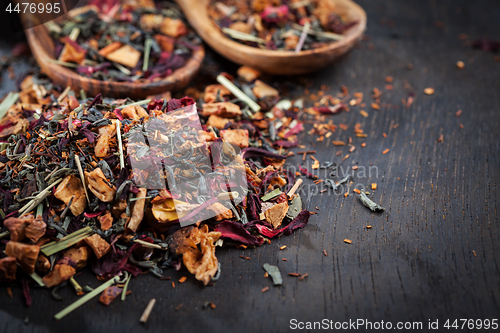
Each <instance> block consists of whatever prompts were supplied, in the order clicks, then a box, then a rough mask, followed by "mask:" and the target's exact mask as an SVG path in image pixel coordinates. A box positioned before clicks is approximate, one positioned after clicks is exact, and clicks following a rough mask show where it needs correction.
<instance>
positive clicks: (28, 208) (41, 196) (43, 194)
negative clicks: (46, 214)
mask: <svg viewBox="0 0 500 333" xmlns="http://www.w3.org/2000/svg"><path fill="white" fill-rule="evenodd" d="M60 182H62V178H61V179H59V180H56V181H55V182H53V183H52V184H50V185H49V186H47V187H46V188H45V189H44V190H43V191H42V192H40V193H38V194H37V196H36V197H35V199H33V200H31V201H30V202H28V203H27V204H26V205H24V206H23V207H22V208H21V209H20V210H19V215H23V214H24V213H25V212H30V211H31V210H32V209H33V208H35V207H36V206H37V205H38V204H39V203H40V202H42V201H43V200H44V199H45V198H46V197H48V196H49V195H50V194H51V192H50V190H51V189H52V187H54V186H56V185H57V184H59V183H60Z"/></svg>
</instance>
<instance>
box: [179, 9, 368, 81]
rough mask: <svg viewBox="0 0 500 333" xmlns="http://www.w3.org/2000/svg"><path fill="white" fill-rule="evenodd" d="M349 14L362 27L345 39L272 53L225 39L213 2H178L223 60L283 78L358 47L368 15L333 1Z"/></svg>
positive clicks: (356, 27) (332, 59) (361, 10)
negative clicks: (211, 6)
mask: <svg viewBox="0 0 500 333" xmlns="http://www.w3.org/2000/svg"><path fill="white" fill-rule="evenodd" d="M330 1H332V2H333V3H335V5H336V6H338V7H337V8H339V9H340V10H342V11H345V13H346V16H347V19H348V21H357V22H358V23H357V24H356V25H355V26H353V27H352V28H350V29H348V30H347V31H346V33H345V34H344V36H345V38H344V39H342V40H340V41H336V42H332V43H330V44H328V45H326V46H323V47H319V48H316V49H313V50H306V51H300V52H298V53H296V52H294V51H272V50H263V49H260V48H258V47H252V46H248V45H244V44H241V43H238V42H235V41H233V40H231V39H229V38H228V37H226V35H224V34H223V33H222V32H221V31H220V29H219V27H217V25H216V24H215V23H214V22H213V21H212V19H211V18H210V17H209V16H208V12H207V6H208V3H209V0H176V2H177V4H178V5H179V6H180V7H181V8H182V11H183V12H184V16H185V17H186V18H187V20H188V21H189V23H190V24H191V26H192V27H193V28H194V29H195V30H196V32H197V33H198V35H199V36H200V37H201V38H203V40H204V41H205V42H206V43H207V44H208V45H210V46H211V47H212V48H213V49H214V50H215V51H217V52H218V53H220V54H221V55H222V56H224V57H226V58H228V59H230V60H232V61H234V62H236V63H238V64H240V65H247V66H250V67H252V68H254V69H257V70H260V71H263V72H266V73H270V74H279V75H290V74H304V73H310V72H314V71H317V70H318V69H320V68H323V67H325V66H327V65H329V64H331V63H332V62H333V61H335V60H336V59H338V58H339V57H340V56H342V55H343V54H345V53H346V52H347V51H349V50H350V49H351V48H353V47H354V45H355V43H356V41H357V40H359V39H360V38H361V36H362V34H363V31H365V29H366V13H365V11H364V10H363V8H361V7H360V6H359V5H357V4H356V3H354V2H353V1H350V0H330Z"/></svg>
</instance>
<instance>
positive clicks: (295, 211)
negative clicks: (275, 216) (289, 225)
mask: <svg viewBox="0 0 500 333" xmlns="http://www.w3.org/2000/svg"><path fill="white" fill-rule="evenodd" d="M301 211H302V199H301V198H300V195H298V194H297V196H295V197H294V198H293V199H292V200H291V201H290V205H289V207H288V211H287V212H286V216H287V217H288V218H289V219H291V220H293V219H294V218H296V217H297V215H299V213H300V212H301Z"/></svg>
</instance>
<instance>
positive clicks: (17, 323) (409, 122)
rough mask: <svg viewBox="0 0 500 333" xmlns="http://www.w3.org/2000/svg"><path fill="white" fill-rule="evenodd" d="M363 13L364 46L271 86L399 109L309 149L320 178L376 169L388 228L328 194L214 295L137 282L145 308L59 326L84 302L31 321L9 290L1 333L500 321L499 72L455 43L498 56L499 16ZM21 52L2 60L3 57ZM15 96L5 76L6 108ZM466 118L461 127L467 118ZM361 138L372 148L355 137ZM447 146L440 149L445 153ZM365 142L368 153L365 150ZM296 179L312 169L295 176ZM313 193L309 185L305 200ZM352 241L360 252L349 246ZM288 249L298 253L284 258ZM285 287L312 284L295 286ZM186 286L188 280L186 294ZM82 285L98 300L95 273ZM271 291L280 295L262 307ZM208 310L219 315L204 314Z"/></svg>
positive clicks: (40, 313)
mask: <svg viewBox="0 0 500 333" xmlns="http://www.w3.org/2000/svg"><path fill="white" fill-rule="evenodd" d="M358 3H359V4H360V5H361V6H362V7H363V8H364V9H365V10H366V12H367V15H368V26H367V32H366V33H367V35H368V36H369V37H370V39H369V40H368V41H364V42H362V43H360V44H359V45H358V47H357V48H356V49H354V50H353V51H352V52H350V53H349V54H348V55H347V56H346V57H345V58H343V59H342V60H341V61H339V62H338V63H337V64H336V66H334V67H331V68H328V69H327V70H323V71H322V72H320V73H317V74H315V75H310V76H307V77H290V78H284V77H281V78H277V79H276V80H275V81H273V82H274V84H275V85H277V86H285V87H286V86H289V85H290V84H289V82H302V83H310V84H312V87H311V88H309V89H310V91H314V90H315V88H318V87H320V86H321V85H323V84H326V85H328V86H329V87H331V89H332V91H334V92H335V93H336V92H338V91H339V87H340V86H341V85H345V86H347V87H348V88H349V92H350V93H352V92H356V91H359V92H363V93H364V96H365V101H367V102H369V101H370V99H369V96H371V93H372V90H373V88H375V87H377V88H378V89H380V90H382V91H383V92H384V94H383V95H382V97H381V103H386V104H390V105H391V106H387V105H383V106H382V107H381V109H380V110H378V111H376V110H373V109H371V108H370V107H369V106H367V107H366V108H365V109H364V110H365V111H367V112H368V113H369V116H368V117H367V118H364V117H363V116H361V115H360V113H359V110H360V109H359V108H356V107H354V108H352V110H351V112H349V113H342V114H340V115H336V116H332V117H331V118H329V119H333V121H334V123H336V124H339V123H345V124H347V125H349V128H348V130H347V131H344V130H341V129H338V130H337V131H336V132H335V133H334V134H333V135H332V137H330V139H329V140H326V141H330V144H329V145H328V144H327V142H326V141H325V142H316V141H315V138H316V137H315V136H309V135H307V134H306V133H302V134H301V137H300V140H301V141H302V142H305V143H307V145H308V146H309V147H311V148H312V146H313V145H314V148H313V149H315V150H316V151H318V153H317V154H316V157H317V158H318V159H319V160H320V161H321V162H325V161H334V162H336V163H339V164H340V165H342V166H343V167H344V168H345V167H347V166H350V167H352V166H353V165H358V166H359V167H360V168H361V166H364V167H366V168H368V167H369V166H370V165H372V166H376V167H377V168H378V170H379V175H378V177H375V175H372V177H371V178H362V177H356V178H354V185H355V184H363V185H369V184H371V183H377V184H378V189H377V190H376V191H375V194H374V196H373V198H374V200H375V201H376V202H378V203H380V204H381V205H382V206H384V207H385V208H386V211H385V212H384V213H382V214H374V213H372V212H371V211H369V210H368V209H366V208H365V207H363V206H362V205H361V204H360V203H359V201H358V200H357V199H355V197H354V196H353V193H352V190H351V192H350V195H349V196H348V197H347V198H344V197H343V196H337V195H335V194H330V195H328V194H327V193H322V194H317V195H312V196H310V197H308V198H307V197H305V198H304V199H305V200H304V201H305V204H306V206H307V208H309V209H310V210H312V211H316V208H315V207H316V206H317V207H318V208H319V211H318V214H317V215H315V216H313V217H312V218H311V220H310V222H309V224H308V225H307V226H306V227H305V228H304V229H301V230H297V231H296V232H295V233H294V234H293V235H291V236H288V237H286V236H284V237H281V238H280V239H277V240H273V242H272V244H270V245H265V246H262V247H260V248H257V249H247V250H237V249H234V248H223V249H218V250H217V257H218V258H219V260H220V262H221V265H222V276H221V278H220V280H219V281H218V282H217V283H215V284H214V285H213V286H211V287H203V286H202V285H201V284H200V283H198V282H197V281H195V279H194V278H193V277H192V276H191V275H190V274H189V273H187V272H186V271H185V270H181V271H179V272H175V271H174V270H169V271H166V274H167V275H168V276H171V277H172V281H175V288H172V284H171V283H172V281H160V280H159V279H157V278H155V277H153V276H151V275H148V274H146V275H141V276H139V277H138V278H135V279H132V280H131V283H130V286H129V288H130V290H132V292H133V293H132V294H131V295H130V296H128V297H127V299H126V301H125V302H121V301H120V300H115V302H114V303H112V304H111V305H110V306H108V307H105V306H103V305H102V304H100V303H98V301H97V299H95V300H93V301H91V302H89V303H87V304H86V305H84V306H82V307H80V308H79V309H77V310H76V311H74V312H73V313H72V314H71V315H69V316H68V317H66V318H64V319H63V320H61V321H60V322H55V321H54V320H53V319H52V317H53V315H54V314H55V313H57V312H58V311H60V310H61V309H63V308H64V307H65V306H67V305H69V304H70V303H71V302H73V301H75V300H76V299H77V297H76V295H75V294H74V290H73V289H72V288H70V287H67V288H64V289H62V290H61V295H62V296H63V297H64V301H61V302H58V301H55V300H53V299H52V298H51V296H50V291H49V290H45V289H43V290H42V289H37V288H36V287H32V295H33V304H32V306H31V307H30V308H28V307H26V306H25V305H24V300H23V296H22V289H21V288H20V285H16V286H15V287H13V298H12V299H11V298H9V297H8V296H7V292H6V290H5V288H0V300H1V301H0V331H1V332H75V333H76V332H103V331H109V332H115V331H116V332H132V331H133V332H146V331H149V332H204V333H206V332H286V331H290V325H289V323H290V320H291V319H293V318H295V319H297V320H299V321H317V320H322V319H323V318H327V319H329V320H334V321H342V322H343V321H348V320H357V319H366V320H370V321H372V322H374V321H381V320H384V321H385V322H387V321H390V322H392V323H394V325H396V322H400V321H419V322H422V323H423V325H424V328H425V329H424V330H423V331H428V329H426V328H427V323H428V321H429V320H433V321H435V320H439V325H440V328H441V329H440V331H445V330H444V329H443V327H442V325H443V324H444V323H445V321H446V319H460V318H463V319H478V318H489V319H493V318H498V317H499V314H500V304H499V303H500V270H499V267H500V256H499V253H500V231H499V225H498V224H499V216H498V214H499V213H498V209H499V203H500V199H499V194H498V191H499V185H498V184H499V182H500V171H499V170H500V161H499V158H500V157H499V150H500V142H499V141H500V140H499V139H498V129H499V128H500V127H499V126H500V93H499V92H500V62H496V61H495V60H494V57H495V54H493V53H487V52H482V51H480V50H475V49H473V48H472V47H470V46H463V45H462V41H461V40H459V38H458V35H459V34H461V33H467V34H468V36H469V38H471V39H475V38H478V37H486V38H492V39H497V40H499V39H500V21H499V20H498V17H500V5H499V3H498V2H495V1H487V0H484V1H478V2H475V3H474V4H472V3H470V2H468V1H462V0H460V1H419V0H407V1H398V0H388V1H383V2H382V1H378V2H375V1H369V0H360V1H359V2H358ZM436 21H439V22H441V23H437V24H436ZM436 25H437V26H436ZM10 47H11V46H8V45H5V44H3V46H2V52H3V53H5V52H9V50H10ZM207 49H208V48H207ZM207 53H208V55H207V58H206V62H205V65H204V66H203V69H202V74H204V73H205V74H206V73H211V72H218V71H222V70H226V71H229V72H231V73H234V69H235V68H236V66H234V65H232V64H229V63H228V62H227V61H226V60H224V59H223V58H221V57H220V56H218V55H216V54H215V53H213V52H212V51H210V50H208V51H207ZM496 55H497V56H498V54H496ZM459 60H461V61H464V63H465V68H464V69H463V70H458V69H457V68H456V65H455V64H456V62H457V61H459ZM410 63H411V64H412V65H413V69H411V70H409V69H408V68H407V65H408V64H410ZM22 66H24V67H23V68H26V63H25V62H22V61H20V62H19V63H18V64H17V65H16V73H17V74H20V71H19V72H18V68H21V67H22ZM386 76H392V77H394V82H393V83H392V85H393V86H394V89H393V90H392V91H391V90H386V89H385V88H384V86H385V84H386V83H385V81H384V78H385V77H386ZM200 80H201V78H200V79H198V80H197V81H200ZM200 82H201V81H200ZM405 84H406V85H407V87H408V85H410V86H411V87H412V88H413V91H414V92H415V97H414V98H415V100H414V103H413V104H412V105H411V106H410V107H409V108H408V109H406V108H403V107H402V104H401V100H402V99H403V98H405V99H406V98H408V91H409V90H408V89H406V90H405V89H404V87H405ZM426 87H433V88H434V89H435V93H434V95H431V96H427V95H425V94H424V93H423V89H425V88H426ZM10 88H12V81H9V80H8V78H7V74H6V73H5V74H4V75H3V83H2V85H1V91H0V95H2V96H3V95H4V94H6V93H7V91H8V90H9V89H10ZM296 94H298V91H297V90H292V91H290V95H296ZM393 106H394V107H393ZM395 106H397V107H395ZM459 109H461V110H463V112H462V114H461V115H460V116H459V117H456V116H455V113H456V112H457V110H459ZM358 122H359V123H361V124H362V128H363V130H364V132H365V133H367V134H368V138H367V139H363V140H362V139H359V138H356V137H355V136H354V135H353V126H354V125H355V124H356V123H358ZM460 124H463V129H461V128H460V127H459V125H460ZM396 125H397V126H396ZM383 133H386V135H387V137H384V136H383ZM441 134H442V135H443V139H444V140H443V141H442V142H438V139H439V137H440V136H441ZM349 136H353V143H354V145H355V146H356V150H355V151H354V152H352V153H350V157H349V158H348V159H346V160H345V161H343V162H342V157H343V156H345V155H346V154H347V148H346V147H335V146H332V144H331V140H347V138H348V137H349ZM361 142H366V143H367V147H366V148H361V147H360V143H361ZM387 148H389V149H390V151H389V152H388V153H387V154H385V155H383V154H382V151H384V150H385V149H387ZM295 150H298V149H295ZM338 150H342V155H341V156H337V155H336V152H337V151H338ZM299 163H302V162H301V157H300V156H295V157H293V158H291V159H290V161H289V165H295V166H296V165H297V164H299ZM360 168H359V169H360ZM359 169H358V170H359ZM311 184H312V182H311V181H310V180H306V181H305V184H304V189H307V188H308V186H309V185H311ZM369 191H370V192H372V191H371V190H369ZM302 193H303V195H304V196H305V194H306V192H305V191H304V192H302ZM367 225H371V226H372V228H371V229H366V226H367ZM346 238H347V239H350V240H352V243H351V244H346V243H344V242H343V240H344V239H346ZM283 245H287V247H286V249H284V250H280V249H279V248H280V247H281V246H283ZM323 250H326V251H327V254H328V255H327V256H325V255H324V254H323ZM240 256H248V257H250V258H251V259H250V260H245V259H242V258H240ZM282 258H286V259H287V261H283V260H282ZM264 263H270V264H273V265H277V266H278V267H279V268H280V270H281V272H282V274H283V277H284V284H283V286H281V287H273V285H272V281H271V280H270V279H269V278H264V270H263V269H262V265H263V264H264ZM289 272H298V273H301V274H303V273H306V272H307V273H308V276H307V277H306V278H305V279H303V280H299V279H298V278H297V277H291V276H288V273H289ZM182 276H187V277H188V279H187V281H186V282H184V283H182V284H181V283H179V282H178V280H179V278H181V277H182ZM76 279H77V280H78V281H79V282H80V283H82V284H89V285H91V286H92V287H96V286H98V285H99V282H98V281H97V280H96V279H95V277H94V276H92V274H90V273H87V272H86V273H82V274H81V275H79V276H77V277H76ZM265 287H269V290H268V291H267V292H265V293H262V292H261V290H262V289H263V288H265ZM153 297H154V298H156V300H157V302H156V305H155V307H154V309H153V311H152V313H151V316H150V318H149V320H148V322H147V324H146V325H141V324H140V323H139V318H140V316H141V314H142V311H143V310H144V308H145V307H146V305H147V303H148V302H149V300H150V299H151V298H153ZM206 302H213V303H214V304H215V305H216V306H217V307H216V309H210V308H204V304H205V303H206ZM181 304H182V306H180V305H181ZM176 309H177V310H176ZM360 331H364V330H360ZM452 331H453V330H452Z"/></svg>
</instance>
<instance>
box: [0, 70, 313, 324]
mask: <svg viewBox="0 0 500 333" xmlns="http://www.w3.org/2000/svg"><path fill="white" fill-rule="evenodd" d="M239 72H240V76H241V78H240V80H244V81H245V82H246V83H245V84H244V85H243V84H241V83H240V82H241V81H240V80H231V79H232V78H231V77H230V76H229V75H226V76H219V77H218V81H219V82H222V84H220V85H212V86H208V87H207V88H206V90H205V93H204V94H203V96H200V99H201V100H202V101H203V102H202V105H201V107H200V110H197V107H196V103H195V101H194V100H193V99H191V98H189V97H184V98H182V99H157V98H151V99H147V100H143V101H137V102H135V101H132V100H129V99H122V100H112V99H106V98H102V97H101V96H100V95H98V96H96V97H94V98H88V99H80V100H79V99H78V98H77V97H78V96H77V95H75V93H74V92H73V91H72V90H71V89H70V88H69V87H68V88H66V89H64V90H61V89H59V88H58V87H55V86H53V85H52V83H51V82H50V81H48V80H47V79H46V78H45V77H43V76H41V75H39V74H35V75H31V76H28V77H26V78H25V79H24V80H23V82H22V83H21V89H22V90H21V91H20V92H19V93H16V94H10V95H9V96H8V97H7V98H6V99H5V100H4V101H3V102H2V104H1V105H0V107H1V108H2V110H3V109H5V110H6V115H5V117H3V119H1V120H0V137H1V138H2V140H3V143H2V144H1V152H0V207H1V209H0V216H1V222H2V223H1V225H2V228H1V231H0V238H3V241H2V242H1V243H0V253H2V255H1V259H0V282H14V281H20V280H23V281H28V280H29V281H31V280H34V281H35V282H36V283H38V284H39V285H40V286H45V287H48V288H53V287H56V286H59V285H61V283H63V282H65V281H68V280H69V281H70V282H71V285H72V286H73V287H75V289H76V291H77V293H78V294H79V295H81V294H83V293H84V290H82V288H81V287H80V286H79V284H78V282H77V281H76V280H77V277H76V275H75V274H76V273H77V271H78V270H81V269H83V268H84V267H85V266H90V265H88V264H89V263H92V265H91V269H92V270H93V272H94V273H95V274H96V275H97V276H98V277H99V278H100V279H101V280H107V282H105V283H104V284H103V285H101V286H100V287H99V288H96V289H95V290H93V291H90V292H89V293H88V294H86V295H85V296H82V298H81V301H80V302H79V303H75V304H73V305H71V306H70V307H68V308H67V309H65V310H63V311H62V312H61V313H59V314H57V315H56V318H57V319H60V318H62V317H63V316H64V315H66V314H67V313H69V312H71V311H72V310H73V309H74V308H75V307H76V306H78V305H79V304H80V303H82V302H83V301H87V300H88V299H90V298H92V297H93V296H97V295H98V294H100V293H102V295H101V302H103V303H105V304H109V303H110V302H111V301H112V300H113V299H114V298H116V297H117V296H118V295H120V294H122V297H124V296H125V295H126V290H125V289H126V286H127V285H128V282H127V281H128V279H130V277H132V276H137V275H138V274H140V273H142V272H143V271H149V272H150V273H151V274H153V275H156V276H158V277H160V278H162V277H164V270H165V269H167V268H169V267H174V268H175V269H177V270H178V269H181V267H182V266H184V267H185V268H186V269H187V270H188V271H189V272H190V273H192V274H193V275H194V276H195V278H196V279H198V280H199V281H201V282H203V283H204V284H205V285H206V284H209V283H211V282H212V281H214V280H216V279H217V278H218V276H219V274H220V272H221V267H220V264H219V263H218V260H217V257H216V256H215V249H216V246H238V247H254V246H259V245H262V244H263V243H264V242H266V241H268V240H269V239H270V238H273V237H279V236H281V235H283V234H284V235H289V234H291V233H292V232H293V231H294V230H296V229H298V228H303V227H304V226H305V225H306V224H307V222H308V220H309V217H310V215H311V214H310V212H309V211H307V210H305V209H303V208H302V201H301V198H300V196H299V195H298V194H297V193H296V192H297V189H298V187H299V185H300V183H301V180H300V179H299V180H298V181H296V179H295V175H294V174H293V173H291V172H288V171H287V170H286V169H283V164H284V163H285V160H286V156H283V155H281V154H279V152H276V151H275V150H274V148H273V146H272V144H273V141H275V142H276V141H280V140H281V141H283V143H285V142H293V140H294V137H296V134H297V133H298V132H300V131H301V130H302V128H303V127H300V126H302V124H301V123H299V122H297V121H296V120H295V119H294V118H296V115H295V112H293V111H283V110H280V109H279V108H276V107H275V108H273V109H272V108H271V106H273V105H275V104H276V102H277V101H279V99H280V96H279V94H278V93H277V91H276V89H274V88H272V87H271V86H268V85H266V84H265V83H263V82H261V81H259V80H258V79H257V77H256V75H257V74H258V73H255V72H252V73H253V74H254V77H250V76H249V75H248V73H249V72H246V69H243V70H240V71H239ZM237 85H238V86H239V87H240V88H242V89H244V90H248V91H247V92H248V93H250V92H252V95H251V96H252V97H249V96H248V95H246V94H245V93H243V91H242V90H241V89H240V88H238V86H237ZM238 96H239V97H238ZM244 96H246V97H244ZM271 109H272V111H271ZM2 110H0V111H2ZM269 111H271V112H269ZM198 112H199V114H198ZM265 112H266V113H265ZM273 112H274V113H275V114H279V116H280V117H279V118H277V117H275V116H272V113H273ZM280 113H282V114H280ZM200 116H201V120H200V118H199V117H200ZM277 121H279V124H278V123H276V122H277ZM294 122H295V123H294ZM202 123H204V124H202ZM273 123H274V125H273V126H271V124H273ZM299 124H300V125H299ZM278 139H280V140H278ZM288 140H292V141H288ZM280 145H283V144H280ZM120 276H121V277H120ZM119 280H120V281H121V282H122V283H124V285H122V286H123V287H118V286H113V284H114V283H115V282H118V281H119ZM23 287H24V291H25V292H24V294H25V295H27V301H29V295H30V292H29V287H28V283H26V282H25V283H23ZM53 295H54V297H57V292H56V289H54V292H53Z"/></svg>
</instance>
